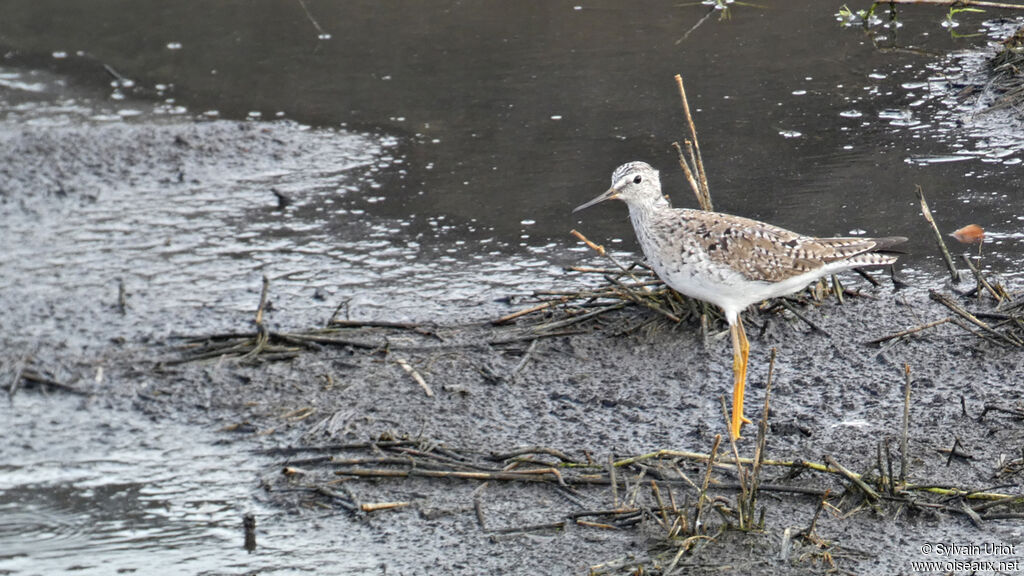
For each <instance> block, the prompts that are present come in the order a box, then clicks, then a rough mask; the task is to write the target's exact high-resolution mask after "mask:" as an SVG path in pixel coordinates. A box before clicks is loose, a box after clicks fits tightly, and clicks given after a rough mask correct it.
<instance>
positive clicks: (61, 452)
mask: <svg viewBox="0 0 1024 576" xmlns="http://www.w3.org/2000/svg"><path fill="white" fill-rule="evenodd" d="M102 402H103V401H102V400H98V401H95V402H93V401H85V400H82V399H79V398H68V397H60V396H56V397H45V396H40V395H38V394H32V393H24V392H22V393H21V394H18V395H17V396H15V397H14V398H13V399H12V401H10V402H6V401H5V402H0V419H2V421H3V422H4V425H5V427H7V426H9V428H7V430H17V431H18V433H17V437H16V438H11V436H7V438H9V439H10V440H9V441H7V442H4V443H3V445H2V446H0V462H3V465H2V466H0V472H2V473H0V518H2V520H0V573H4V574H57V573H61V574H63V573H72V572H73V573H75V574H115V573H136V574H148V573H151V571H152V569H153V568H154V567H156V566H159V567H160V573H162V574H249V573H252V571H253V570H258V571H259V572H260V573H261V574H293V573H295V572H296V571H299V572H305V571H313V570H315V569H316V568H318V567H321V566H322V565H323V564H322V563H323V560H324V558H325V557H326V556H327V555H328V554H330V555H334V556H335V557H336V558H337V560H336V564H335V565H339V566H343V567H344V568H345V569H346V573H353V574H357V573H363V572H364V571H369V570H376V567H377V565H378V563H379V560H378V558H377V557H376V555H375V554H374V551H373V549H372V548H367V547H365V546H364V547H363V548H362V549H361V550H355V549H353V548H352V547H351V546H350V545H346V544H348V542H349V539H351V538H353V534H352V533H351V532H353V531H355V532H358V528H348V529H347V531H348V532H349V533H348V534H346V537H345V539H343V540H341V541H339V539H338V538H336V537H331V536H327V537H324V538H322V539H317V540H316V541H311V540H305V539H300V538H296V537H295V535H294V533H293V532H292V530H293V526H291V525H289V524H288V523H282V522H280V521H278V519H280V518H281V517H282V516H281V514H280V513H279V512H277V511H275V510H273V509H272V508H270V507H267V506H265V505H263V504H262V503H261V502H260V501H259V499H257V498H254V497H253V495H254V493H256V491H257V489H258V487H259V482H260V477H261V475H262V474H269V473H270V472H271V471H270V470H269V469H267V468H265V467H266V466H267V465H269V464H272V462H271V460H270V459H269V458H263V457H260V456H259V455H258V454H253V453H251V452H249V451H239V450H238V449H237V447H236V446H234V445H233V443H225V442H220V441H219V436H218V434H217V433H214V432H210V431H207V430H205V429H204V427H202V426H196V425H188V424H184V423H178V422H169V421H166V420H157V419H150V418H146V417H145V416H142V415H140V414H138V413H136V412H133V411H127V412H125V411H120V410H117V409H115V408H113V407H111V406H104V405H102ZM220 434H223V433H220ZM245 514H252V515H253V516H255V518H256V534H257V538H256V543H257V546H256V550H255V551H254V552H253V553H251V554H250V553H248V552H247V551H246V550H245V548H244V546H243V543H244V537H243V534H244V532H243V529H242V518H243V516H244V515H245ZM322 522H324V523H325V524H327V526H328V527H329V526H331V520H330V518H327V519H323V520H322ZM370 573H372V572H370Z"/></svg>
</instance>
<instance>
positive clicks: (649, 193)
mask: <svg viewBox="0 0 1024 576" xmlns="http://www.w3.org/2000/svg"><path fill="white" fill-rule="evenodd" d="M613 199H618V200H622V201H623V202H625V203H626V204H629V205H635V206H643V205H647V204H657V203H658V202H664V201H665V199H664V198H663V197H662V196H661V179H659V178H658V171H657V170H655V169H654V168H651V165H650V164H648V163H646V162H628V163H626V164H623V165H622V166H619V167H618V168H616V169H615V172H612V187H611V188H609V189H608V190H607V191H606V192H605V193H604V194H601V195H600V196H598V197H597V198H594V199H593V200H591V201H590V202H587V203H585V204H581V205H579V206H577V207H576V208H574V209H573V212H579V211H580V210H583V209H584V208H587V207H590V206H593V205H594V204H597V203H599V202H604V201H605V200H613Z"/></svg>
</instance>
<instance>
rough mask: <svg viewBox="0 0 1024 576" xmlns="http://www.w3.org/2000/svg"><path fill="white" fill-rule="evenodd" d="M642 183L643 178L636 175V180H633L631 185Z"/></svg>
mask: <svg viewBox="0 0 1024 576" xmlns="http://www.w3.org/2000/svg"><path fill="white" fill-rule="evenodd" d="M643 181H644V177H643V176H641V175H639V174H637V175H636V178H633V184H639V183H641V182H643Z"/></svg>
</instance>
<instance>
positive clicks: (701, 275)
mask: <svg viewBox="0 0 1024 576" xmlns="http://www.w3.org/2000/svg"><path fill="white" fill-rule="evenodd" d="M648 262H649V263H650V264H651V268H653V269H654V272H655V273H656V274H657V275H658V277H659V278H661V279H662V281H664V282H665V284H668V285H669V286H670V287H671V288H672V289H674V290H676V291H677V292H679V293H681V294H683V295H685V296H689V297H690V298H696V299H698V300H703V301H705V302H710V303H711V304H714V305H716V306H718V307H720V308H722V309H723V310H725V311H726V312H729V311H733V312H735V313H737V314H738V313H740V312H742V311H743V310H744V309H745V308H746V307H747V306H750V305H751V304H755V303H757V302H761V301H762V300H767V299H768V298H775V297H778V296H783V295H786V294H792V293H793V292H797V291H799V290H801V289H803V288H804V287H805V286H807V285H808V284H809V283H811V282H812V281H814V280H816V279H818V278H820V277H821V276H823V275H824V274H826V273H828V269H822V270H815V271H811V272H807V273H804V274H800V275H798V276H793V277H791V278H787V279H786V280H783V281H781V282H764V281H759V280H750V279H749V278H746V277H745V276H743V275H742V274H741V273H740V272H737V271H736V270H733V269H732V268H729V267H728V266H725V265H722V264H719V263H718V262H714V261H712V260H710V259H709V258H707V257H706V256H705V257H704V258H700V259H698V260H695V261H690V262H689V263H688V264H685V265H682V264H665V263H663V262H660V261H658V260H655V259H652V258H650V257H648Z"/></svg>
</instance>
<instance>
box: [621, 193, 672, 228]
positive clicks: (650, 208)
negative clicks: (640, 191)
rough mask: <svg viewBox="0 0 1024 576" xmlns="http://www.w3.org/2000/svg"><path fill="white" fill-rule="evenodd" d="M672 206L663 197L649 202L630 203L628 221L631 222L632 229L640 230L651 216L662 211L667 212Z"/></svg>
mask: <svg viewBox="0 0 1024 576" xmlns="http://www.w3.org/2000/svg"><path fill="white" fill-rule="evenodd" d="M671 208H672V206H671V205H669V203H668V200H666V199H665V198H664V197H663V196H658V198H657V199H656V200H653V201H650V202H630V203H629V219H630V220H632V221H633V228H635V229H639V228H642V227H643V226H644V225H645V224H646V223H647V222H648V221H649V220H650V219H651V217H652V216H654V215H655V214H657V213H658V212H660V211H662V210H669V209H671Z"/></svg>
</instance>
